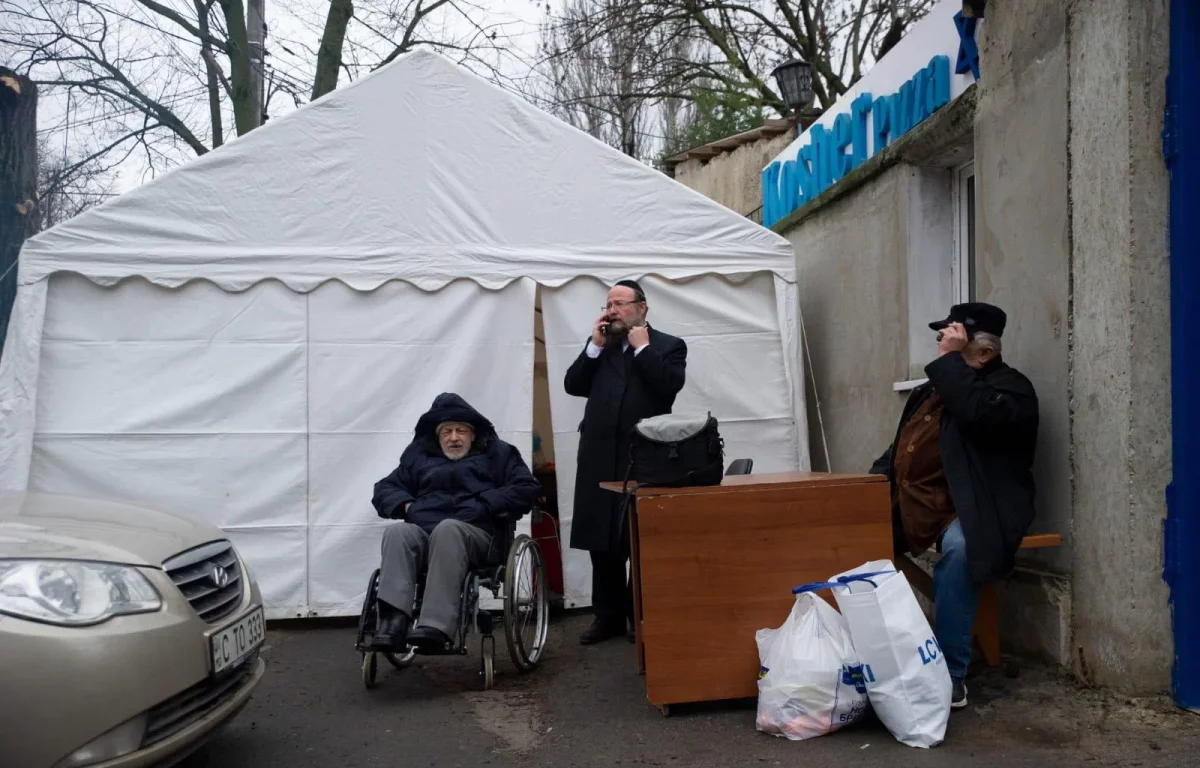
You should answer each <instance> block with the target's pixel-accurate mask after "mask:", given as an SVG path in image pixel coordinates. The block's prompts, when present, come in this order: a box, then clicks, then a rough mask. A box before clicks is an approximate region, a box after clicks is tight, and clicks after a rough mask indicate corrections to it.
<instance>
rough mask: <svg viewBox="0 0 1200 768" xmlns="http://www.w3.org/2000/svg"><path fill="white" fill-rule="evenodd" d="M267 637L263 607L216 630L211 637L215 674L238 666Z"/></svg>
mask: <svg viewBox="0 0 1200 768" xmlns="http://www.w3.org/2000/svg"><path fill="white" fill-rule="evenodd" d="M265 637H266V622H265V621H264V620H263V609H262V608H255V609H254V610H253V611H251V612H250V613H248V614H246V615H245V616H243V617H242V618H240V619H238V620H237V621H235V622H233V623H232V624H230V625H229V626H227V627H225V628H223V629H219V630H217V631H216V632H214V633H213V634H212V635H211V636H210V637H209V643H210V644H211V646H210V647H211V648H212V671H213V674H214V675H215V674H217V673H219V672H221V671H222V670H225V669H229V668H230V667H233V666H236V665H237V663H238V662H240V661H242V660H243V659H245V658H246V656H247V655H248V654H249V653H251V652H252V651H253V650H254V649H255V648H258V646H260V645H262V644H263V640H264V639H265Z"/></svg>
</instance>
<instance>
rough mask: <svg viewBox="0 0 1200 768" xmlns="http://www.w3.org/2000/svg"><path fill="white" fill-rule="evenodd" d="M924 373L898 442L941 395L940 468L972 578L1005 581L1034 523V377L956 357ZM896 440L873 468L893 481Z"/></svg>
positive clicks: (932, 365) (997, 361)
mask: <svg viewBox="0 0 1200 768" xmlns="http://www.w3.org/2000/svg"><path fill="white" fill-rule="evenodd" d="M925 374H926V375H927V376H928V377H929V381H928V382H927V383H925V384H922V385H921V386H919V387H917V388H916V389H914V390H913V392H912V394H911V395H910V396H909V398H908V402H907V403H906V404H905V406H904V414H903V416H901V417H900V426H899V427H898V428H897V429H896V437H895V441H898V440H899V439H900V432H901V430H903V428H904V425H905V424H906V423H907V422H908V420H909V419H910V418H911V417H912V415H913V414H914V413H916V411H917V409H918V408H920V407H921V403H923V402H924V401H925V399H926V398H927V397H929V395H930V393H932V392H934V391H935V390H936V391H937V393H938V394H939V395H941V397H942V400H943V401H944V402H945V408H944V410H943V411H942V421H941V424H940V425H939V432H938V435H939V447H940V452H941V456H942V465H943V467H944V468H945V472H946V483H947V485H949V487H950V499H951V501H952V502H953V504H954V511H955V512H957V513H958V517H959V520H960V521H961V523H962V529H963V535H964V537H965V538H966V540H967V559H968V562H969V563H970V566H971V577H972V579H973V580H974V581H976V582H984V581H994V580H998V579H1002V578H1004V577H1005V576H1007V575H1008V574H1009V572H1010V571H1012V568H1013V564H1014V563H1015V562H1016V555H1017V550H1018V549H1020V547H1021V539H1022V538H1024V537H1025V534H1026V533H1027V532H1028V531H1029V526H1030V525H1032V523H1033V518H1034V504H1033V499H1034V492H1035V488H1034V481H1033V454H1034V448H1035V446H1036V445H1037V430H1038V399H1037V394H1036V392H1035V391H1034V389H1033V384H1031V383H1030V381H1029V379H1027V378H1025V376H1024V375H1022V374H1021V373H1020V372H1019V371H1017V370H1016V369H1015V368H1011V367H1009V366H1008V365H1005V364H1004V362H1003V361H1002V360H1001V359H1000V358H996V359H995V360H993V361H992V362H990V363H988V364H987V365H986V366H984V367H983V368H982V369H980V370H976V369H974V368H971V367H970V366H969V365H967V363H966V361H964V360H963V358H962V355H961V354H959V353H957V352H952V353H950V354H947V355H943V356H942V357H940V358H938V359H937V360H935V361H933V362H932V363H930V364H929V365H928V366H926V367H925ZM895 441H893V443H892V447H891V448H889V449H888V450H887V451H886V452H885V453H884V454H883V455H882V456H880V457H879V459H878V460H876V462H875V464H874V465H873V466H872V467H871V472H872V473H874V474H886V475H887V476H888V478H889V479H891V480H892V482H895V474H894V467H895V462H894V460H893V456H895V452H896V451H897V450H900V447H899V446H897V445H896V442H895ZM892 517H893V519H892V523H893V529H894V531H896V532H897V534H896V535H897V544H905V542H903V533H901V532H900V531H901V530H902V529H901V527H900V521H899V520H898V519H897V511H896V510H895V509H893V511H892Z"/></svg>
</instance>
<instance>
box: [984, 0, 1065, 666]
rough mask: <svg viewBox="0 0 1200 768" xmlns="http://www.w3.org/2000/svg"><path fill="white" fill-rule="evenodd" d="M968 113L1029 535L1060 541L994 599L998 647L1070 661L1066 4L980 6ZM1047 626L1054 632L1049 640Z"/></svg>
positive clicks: (990, 298) (1019, 0)
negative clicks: (1030, 458)
mask: <svg viewBox="0 0 1200 768" xmlns="http://www.w3.org/2000/svg"><path fill="white" fill-rule="evenodd" d="M980 32H981V34H980V35H979V37H980V70H981V78H980V81H979V84H978V88H979V101H978V106H977V107H976V113H975V173H976V176H975V178H976V219H975V221H976V233H977V234H976V257H975V270H976V272H975V274H976V294H977V297H978V298H979V300H980V301H986V302H990V303H992V304H996V305H997V306H1000V307H1002V308H1003V309H1004V310H1005V312H1007V313H1008V328H1007V329H1006V330H1005V333H1004V359H1005V361H1006V362H1007V363H1009V364H1010V365H1013V366H1015V367H1016V368H1018V369H1019V370H1020V371H1021V372H1022V373H1024V374H1025V375H1026V376H1028V377H1029V379H1030V381H1032V382H1033V385H1034V387H1035V388H1036V389H1037V394H1038V408H1039V415H1040V421H1039V426H1038V446H1037V453H1036V456H1035V465H1034V479H1035V481H1036V483H1037V501H1036V503H1037V519H1036V522H1035V523H1034V526H1033V529H1034V531H1035V532H1055V533H1061V534H1062V536H1063V546H1062V547H1060V548H1057V549H1049V550H1040V551H1037V552H1034V553H1026V554H1024V555H1023V556H1022V558H1021V559H1022V562H1023V565H1024V567H1025V568H1026V569H1028V570H1027V571H1026V572H1025V573H1024V574H1023V576H1022V577H1021V579H1020V580H1019V581H1016V582H1013V583H1011V584H1009V585H1008V588H1007V589H1006V590H1004V592H1003V593H1002V598H1001V599H1002V607H1003V609H1004V613H1005V615H1006V617H1012V618H1011V620H1006V622H1005V623H1004V626H1003V627H1002V632H1003V634H1002V640H1003V643H1004V644H1005V645H1006V646H1007V647H1009V648H1011V649H1016V650H1023V651H1027V652H1028V651H1034V652H1038V653H1041V654H1043V655H1045V656H1047V657H1049V658H1051V659H1053V660H1054V661H1056V662H1058V663H1060V664H1066V663H1068V661H1069V658H1070V657H1069V655H1067V654H1068V653H1069V649H1070V638H1069V631H1068V632H1067V634H1068V637H1067V638H1063V637H1062V634H1063V631H1062V630H1061V627H1063V626H1064V625H1066V626H1068V627H1069V625H1070V614H1069V613H1068V614H1066V615H1064V614H1063V613H1062V611H1063V609H1064V608H1068V609H1069V606H1070V600H1069V599H1065V600H1053V599H1050V596H1051V595H1055V594H1061V593H1063V592H1069V590H1070V582H1069V580H1068V578H1067V574H1070V572H1071V567H1072V566H1071V564H1072V559H1073V552H1074V546H1075V542H1074V537H1073V535H1072V514H1073V506H1072V505H1073V496H1072V478H1071V423H1070V404H1069V399H1070V395H1069V388H1068V379H1069V376H1070V348H1069V334H1070V312H1071V290H1070V286H1071V239H1070V222H1071V219H1070V189H1069V184H1070V179H1069V174H1068V152H1067V148H1068V131H1069V111H1068V104H1069V94H1068V88H1069V83H1070V76H1069V71H1068V69H1069V56H1068V47H1067V32H1068V4H1067V3H1059V2H1054V3H1045V2H1037V1H1036V0H1014V2H1011V3H1004V4H999V5H997V6H996V7H995V8H993V7H990V6H989V8H988V16H987V19H986V21H985V22H984V24H983V26H981V28H980ZM1044 627H1057V628H1060V629H1057V630H1055V631H1054V632H1050V633H1047V632H1045V631H1044V630H1043V628H1044Z"/></svg>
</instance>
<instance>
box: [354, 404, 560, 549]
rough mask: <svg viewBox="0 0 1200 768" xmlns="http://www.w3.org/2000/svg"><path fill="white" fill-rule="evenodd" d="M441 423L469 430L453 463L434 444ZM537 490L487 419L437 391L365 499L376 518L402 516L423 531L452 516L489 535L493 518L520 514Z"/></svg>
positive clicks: (521, 461)
mask: <svg viewBox="0 0 1200 768" xmlns="http://www.w3.org/2000/svg"><path fill="white" fill-rule="evenodd" d="M447 421H457V422H463V423H466V424H470V425H471V426H472V427H473V428H474V430H475V440H474V442H473V443H472V444H471V451H470V453H468V454H467V455H466V456H464V457H463V458H461V459H459V460H457V461H454V460H451V459H448V458H446V456H445V454H443V453H442V449H441V446H440V445H439V444H438V438H437V427H438V425H439V424H442V423H444V422H447ZM539 491H540V486H539V484H538V481H537V480H536V479H535V478H534V477H533V475H532V474H531V473H530V471H529V467H528V466H526V464H525V460H524V459H522V458H521V454H520V452H519V451H518V450H517V449H516V448H514V447H513V446H511V445H509V444H508V443H506V442H504V441H503V440H501V439H500V438H498V437H497V436H496V430H495V428H494V427H493V426H492V423H491V422H490V421H488V420H487V419H485V418H484V417H483V416H482V415H481V414H480V413H479V411H476V410H475V409H474V408H472V407H471V406H470V405H468V404H467V401H466V400H463V399H462V398H461V397H459V396H458V395H455V394H452V393H443V394H440V395H438V396H437V397H436V398H435V399H434V401H433V407H432V408H430V409H429V411H428V412H426V413H425V415H423V416H422V417H421V418H420V419H418V420H417V428H416V430H414V434H413V441H412V442H411V443H409V445H408V448H406V449H405V450H404V453H403V454H402V455H401V456H400V466H398V467H396V469H395V471H393V472H392V473H391V474H390V475H388V476H387V477H385V478H383V479H382V480H380V481H379V482H378V483H376V484H375V495H374V496H373V498H372V499H371V503H372V504H373V505H374V506H375V511H376V512H378V513H379V516H380V517H383V518H388V519H392V520H407V521H408V522H410V523H413V524H414V525H419V526H420V527H421V528H422V529H423V530H425V532H426V533H432V532H433V529H434V527H436V526H437V524H438V523H440V522H441V521H443V520H446V519H454V520H461V521H462V522H464V523H470V524H471V525H474V526H476V527H477V528H481V529H483V530H484V531H487V532H488V533H490V534H495V532H496V522H497V521H498V520H500V519H514V520H516V519H519V518H521V517H522V516H523V515H524V514H525V513H526V512H528V511H529V510H530V508H532V506H533V503H534V501H535V500H536V499H537V496H538V493H539ZM410 502H411V504H412V506H410V507H409V508H408V511H407V512H405V510H404V505H405V504H409V503H410Z"/></svg>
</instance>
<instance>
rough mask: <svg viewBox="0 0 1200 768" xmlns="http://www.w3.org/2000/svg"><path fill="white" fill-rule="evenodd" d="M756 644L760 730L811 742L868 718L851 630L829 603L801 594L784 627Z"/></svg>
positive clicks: (758, 637)
mask: <svg viewBox="0 0 1200 768" xmlns="http://www.w3.org/2000/svg"><path fill="white" fill-rule="evenodd" d="M754 639H755V640H756V641H757V643H758V659H759V664H760V666H761V668H760V670H759V674H758V722H757V727H758V730H760V731H762V732H763V733H770V734H774V735H776V736H782V737H785V738H788V739H792V740H799V739H811V738H813V737H815V736H823V735H825V734H827V733H832V732H833V731H836V730H838V729H839V728H842V727H844V726H847V725H849V724H851V723H853V722H855V721H856V720H858V719H859V718H861V717H862V716H863V714H864V713H865V712H866V709H867V696H866V688H865V686H864V683H863V678H862V669H861V667H860V666H859V663H858V658H857V657H856V656H855V653H854V644H853V643H852V642H851V641H850V630H849V628H848V627H847V626H846V622H845V620H844V619H842V617H841V616H840V615H839V614H838V612H837V611H836V610H834V608H833V606H831V605H829V603H827V602H825V601H824V600H822V599H821V598H819V597H816V596H814V595H813V594H812V593H811V592H801V593H799V594H797V596H796V603H795V605H793V606H792V612H791V614H789V615H788V617H787V620H786V621H784V622H783V626H781V627H780V628H779V629H760V630H759V631H758V632H756V633H755V637H754Z"/></svg>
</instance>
